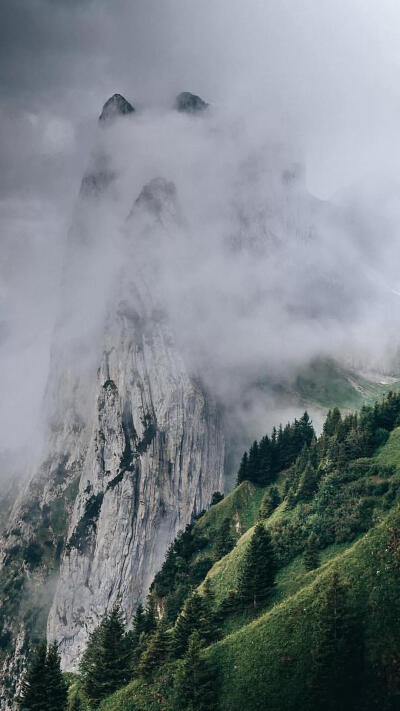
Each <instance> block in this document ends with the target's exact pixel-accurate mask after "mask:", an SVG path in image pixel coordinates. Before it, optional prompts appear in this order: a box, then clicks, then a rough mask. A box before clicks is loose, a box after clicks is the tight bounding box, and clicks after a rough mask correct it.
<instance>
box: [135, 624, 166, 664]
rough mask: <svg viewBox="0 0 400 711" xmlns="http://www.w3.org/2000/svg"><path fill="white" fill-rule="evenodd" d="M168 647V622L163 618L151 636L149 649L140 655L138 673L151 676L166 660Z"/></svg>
mask: <svg viewBox="0 0 400 711" xmlns="http://www.w3.org/2000/svg"><path fill="white" fill-rule="evenodd" d="M168 649H169V638H168V634H167V623H166V620H165V619H161V620H160V621H159V623H158V625H157V629H156V631H155V632H154V633H153V634H152V636H151V637H150V641H149V643H148V645H147V649H146V650H145V651H144V652H143V654H142V656H141V657H140V661H139V665H138V673H139V674H140V675H142V676H144V677H149V676H151V675H152V674H153V672H154V671H155V669H157V668H158V667H159V666H160V665H161V664H163V662H165V661H166V659H167V657H168Z"/></svg>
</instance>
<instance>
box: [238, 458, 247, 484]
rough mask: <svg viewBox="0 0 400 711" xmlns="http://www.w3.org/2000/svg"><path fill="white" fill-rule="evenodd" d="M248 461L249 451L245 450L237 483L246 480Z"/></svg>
mask: <svg viewBox="0 0 400 711" xmlns="http://www.w3.org/2000/svg"><path fill="white" fill-rule="evenodd" d="M248 463H249V462H248V455H247V452H245V453H244V455H243V457H242V460H241V462H240V466H239V471H238V475H237V480H236V484H237V485H239V484H241V483H242V481H246V479H247V470H248Z"/></svg>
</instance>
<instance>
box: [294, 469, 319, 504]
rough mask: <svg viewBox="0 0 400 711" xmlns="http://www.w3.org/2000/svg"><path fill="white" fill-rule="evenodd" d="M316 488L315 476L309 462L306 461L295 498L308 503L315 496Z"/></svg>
mask: <svg viewBox="0 0 400 711" xmlns="http://www.w3.org/2000/svg"><path fill="white" fill-rule="evenodd" d="M316 488H317V474H316V471H315V469H314V467H313V466H312V464H311V462H310V461H308V462H307V464H306V466H305V469H304V471H303V472H302V474H301V477H300V481H299V487H298V489H297V492H296V498H297V499H298V500H299V501H309V500H310V499H311V498H312V496H313V494H315V490H316Z"/></svg>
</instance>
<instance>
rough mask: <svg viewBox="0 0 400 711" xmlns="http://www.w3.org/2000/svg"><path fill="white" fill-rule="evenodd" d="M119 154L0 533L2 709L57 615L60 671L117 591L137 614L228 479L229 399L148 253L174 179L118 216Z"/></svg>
mask: <svg viewBox="0 0 400 711" xmlns="http://www.w3.org/2000/svg"><path fill="white" fill-rule="evenodd" d="M127 106H128V109H129V110H128V109H127V108H126V107H127ZM110 107H111V109H112V111H111V109H110ZM121 107H122V108H121ZM110 112H111V114H112V116H111V118H112V123H113V124H114V123H115V121H130V120H134V114H135V112H134V109H133V107H132V106H131V105H130V104H129V105H128V104H127V103H126V102H124V101H122V97H119V95H117V100H115V99H114V98H113V97H112V99H111V100H109V102H107V104H106V105H105V108H104V109H103V112H102V123H101V124H100V126H101V128H100V129H99V131H100V132H104V131H107V130H108V125H109V124H110V121H109V120H108V119H109V118H110ZM105 116H106V117H107V122H106V123H107V126H105V125H104V117H105ZM111 162H112V161H111V160H110V155H109V154H108V153H107V147H105V146H104V141H103V142H102V139H101V140H100V141H99V143H98V144H97V146H96V149H95V151H94V156H93V160H92V165H91V167H90V170H89V171H88V173H87V175H86V176H85V177H84V179H83V181H82V187H81V191H80V197H79V203H78V207H77V214H76V218H75V221H74V224H73V227H72V229H71V232H70V235H69V241H68V247H67V253H66V263H65V269H64V280H63V281H64V283H63V289H62V294H61V300H60V315H59V319H58V324H57V327H56V330H55V337H54V347H53V353H52V359H51V372H50V376H49V384H48V388H47V393H46V401H45V407H44V409H45V415H46V421H47V435H46V443H45V451H44V454H43V457H42V461H41V463H39V465H38V466H36V467H35V468H34V472H33V475H32V477H31V478H30V481H29V483H28V484H27V486H26V487H25V489H24V490H23V491H22V492H21V494H20V496H19V498H18V500H17V502H16V504H15V506H14V510H13V512H12V515H11V520H10V524H9V527H8V531H7V533H6V535H5V536H4V539H3V541H2V544H1V556H2V558H1V559H2V570H1V579H0V585H1V599H2V603H1V604H2V606H1V609H0V617H1V619H0V623H1V627H2V631H1V636H0V641H1V643H2V644H1V647H2V649H3V652H2V656H3V692H2V703H3V705H4V707H5V708H6V707H7V704H11V700H12V698H13V696H14V695H15V689H16V688H18V678H19V673H20V670H21V668H22V667H23V664H24V658H25V656H26V653H27V651H28V649H29V646H30V643H31V640H32V639H35V638H38V637H39V636H41V635H42V634H43V633H44V631H45V627H46V624H47V635H48V638H49V639H57V640H58V642H59V643H60V651H61V654H62V662H63V667H64V669H65V670H73V669H75V668H76V665H77V662H78V659H79V655H80V653H81V651H82V648H83V646H84V644H85V641H86V639H87V636H88V634H89V633H90V631H91V629H93V627H94V626H95V625H96V624H97V623H98V621H99V619H100V618H101V617H102V615H103V614H104V612H105V610H107V609H109V607H110V606H112V605H113V604H114V603H115V602H117V601H118V602H119V603H120V604H121V605H122V607H123V609H124V610H125V612H126V615H127V619H129V617H130V615H131V614H132V611H133V610H134V608H135V606H136V604H137V602H138V600H140V599H142V600H143V599H144V598H145V596H146V593H147V591H148V588H149V586H150V584H151V582H152V579H153V577H154V574H155V572H156V571H157V570H158V569H159V567H160V565H161V562H162V560H163V558H164V556H165V552H166V550H167V547H168V545H169V544H170V542H171V541H172V540H173V539H174V537H175V535H176V533H177V531H178V530H179V529H181V528H182V527H184V526H185V525H186V524H187V523H189V522H190V520H191V519H192V517H193V516H194V515H195V514H196V513H198V512H199V511H200V510H202V509H203V508H205V507H207V506H208V505H209V503H210V500H211V496H212V493H213V492H214V491H215V490H221V489H222V487H223V460H224V442H223V435H222V427H221V420H220V413H219V410H218V406H217V404H216V403H215V402H214V401H213V399H212V397H211V396H210V395H209V394H208V393H207V392H206V390H205V388H204V387H203V386H202V384H201V382H200V381H199V380H198V379H196V378H195V377H194V376H193V374H192V373H191V372H189V370H188V368H187V366H186V364H185V360H184V358H183V357H182V354H181V353H179V352H178V350H179V349H178V348H177V347H176V345H175V341H174V334H173V333H172V332H171V330H170V327H169V325H168V317H167V314H165V313H164V311H163V308H162V304H161V303H159V301H158V299H157V288H156V279H157V270H156V269H154V265H152V264H151V263H149V262H148V261H147V262H145V261H143V260H141V258H140V254H141V250H140V242H141V241H143V240H149V239H151V235H152V232H154V231H155V230H156V231H157V235H158V236H159V235H160V231H161V232H162V233H163V234H164V236H165V239H168V236H169V228H170V227H171V226H172V225H175V226H176V228H177V229H178V224H177V223H178V212H179V211H178V208H177V197H176V190H175V187H174V185H173V183H170V182H168V181H165V180H163V179H161V178H156V179H154V180H151V181H150V182H149V184H148V185H146V186H143V190H142V191H141V192H140V194H139V195H137V196H135V197H134V200H133V208H132V209H131V211H130V213H128V214H129V217H128V219H127V220H126V221H125V223H124V222H123V223H122V224H117V220H114V218H113V217H112V218H109V214H110V212H111V214H112V213H113V210H112V209H111V210H110V204H111V203H112V201H113V200H114V198H115V193H114V192H113V191H114V188H115V182H116V180H117V179H118V176H117V175H116V174H115V173H114V171H113V169H112V167H111ZM100 226H101V229H102V230H103V232H104V233H106V234H107V239H108V237H109V236H110V240H111V236H112V232H113V231H116V232H117V233H118V239H119V238H121V240H122V242H121V243H120V246H121V247H122V252H123V256H122V258H120V260H119V261H118V263H117V264H113V266H112V268H111V267H110V264H111V261H112V257H111V256H110V255H111V253H110V254H108V253H107V252H105V255H104V259H103V261H102V264H103V272H102V273H101V274H100V276H99V268H98V267H99V263H98V262H96V260H95V259H94V256H95V253H96V250H97V251H98V250H99V244H98V234H97V231H98V230H99V227H100ZM150 261H151V260H150ZM110 274H111V276H110ZM102 277H104V282H105V283H104V289H105V290H106V292H107V295H106V297H105V298H104V299H103V302H104V304H103V307H102V308H100V309H98V308H96V310H95V315H94V312H93V314H92V311H91V308H90V305H91V303H92V302H91V292H92V291H93V292H94V298H96V288H98V280H99V278H100V280H101V279H102ZM96 280H97V281H96ZM107 280H108V281H107ZM96 285H97V286H96ZM101 286H102V285H101Z"/></svg>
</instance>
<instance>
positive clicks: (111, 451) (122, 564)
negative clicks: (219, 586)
mask: <svg viewBox="0 0 400 711" xmlns="http://www.w3.org/2000/svg"><path fill="white" fill-rule="evenodd" d="M116 331H119V337H118V339H117V340H114V338H115V336H116ZM108 339H109V348H107V349H106V351H105V353H104V355H103V359H102V362H101V367H100V370H99V374H98V386H97V393H96V402H95V407H94V410H93V425H92V429H91V434H90V440H89V445H88V448H87V452H86V456H85V460H84V463H83V466H82V473H81V477H80V483H79V492H78V495H77V498H76V501H75V505H74V510H73V514H72V517H71V522H70V525H69V531H68V537H67V545H66V550H65V553H64V557H63V560H62V563H61V569H60V574H59V577H58V583H57V588H56V592H55V596H54V601H53V604H52V608H51V611H50V615H49V620H48V636H49V638H50V639H57V640H58V641H59V642H60V650H61V653H62V657H63V663H64V668H65V669H73V668H74V667H75V664H76V661H77V658H78V657H79V654H80V652H81V650H82V646H83V645H84V643H85V641H86V639H87V634H88V632H89V631H90V630H91V629H92V628H93V627H94V626H95V625H96V624H97V623H98V621H99V619H100V618H101V616H102V615H103V614H104V610H106V609H107V608H109V607H110V605H113V604H114V603H115V602H117V601H119V602H120V603H121V604H122V606H123V607H124V609H125V610H126V612H127V615H128V616H129V615H130V614H131V613H132V611H133V609H134V606H135V605H136V603H137V601H138V600H139V599H143V598H144V596H145V594H146V592H147V590H148V588H149V586H150V584H151V581H152V579H153V577H154V574H155V572H156V571H157V570H158V569H159V568H160V566H161V563H162V561H163V558H164V556H165V552H166V548H167V546H168V545H169V543H170V542H171V541H172V539H173V538H174V536H175V535H176V533H177V531H178V530H179V529H180V528H182V527H183V526H184V525H185V524H187V523H188V522H189V521H190V520H191V517H192V516H193V514H194V513H196V512H199V511H200V510H202V509H203V508H204V507H206V506H208V504H209V502H210V499H211V495H212V492H213V491H215V490H217V489H219V490H220V489H221V488H222V486H223V482H222V473H223V450H224V446H223V439H222V435H221V428H220V418H219V414H218V410H217V407H216V405H215V403H213V402H212V400H211V399H210V398H209V397H207V396H206V394H205V393H204V391H203V390H202V388H201V386H200V385H199V384H198V383H196V382H195V381H194V380H193V379H192V378H190V376H189V375H188V373H187V371H186V369H185V366H184V363H183V361H182V359H181V358H180V356H179V355H178V354H177V353H176V351H175V350H174V348H173V346H172V344H171V338H170V336H169V334H168V333H167V331H166V329H165V326H164V325H163V323H162V322H160V321H158V320H157V319H156V317H155V316H154V315H152V314H151V313H150V314H142V315H139V314H138V313H137V312H135V313H134V314H133V313H131V312H129V311H127V310H126V309H125V310H124V309H123V308H122V307H121V310H120V312H119V313H118V315H117V316H116V320H115V323H114V324H113V327H112V328H111V329H110V332H109V333H108ZM113 343H114V344H115V343H116V344H117V345H116V346H115V345H114V346H113Z"/></svg>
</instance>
